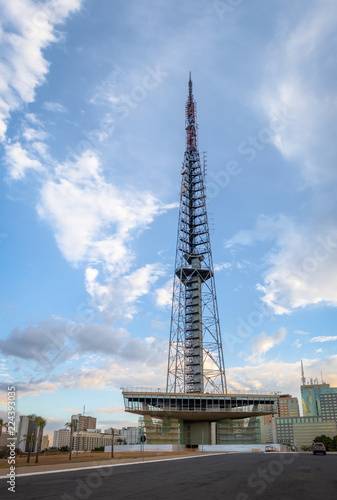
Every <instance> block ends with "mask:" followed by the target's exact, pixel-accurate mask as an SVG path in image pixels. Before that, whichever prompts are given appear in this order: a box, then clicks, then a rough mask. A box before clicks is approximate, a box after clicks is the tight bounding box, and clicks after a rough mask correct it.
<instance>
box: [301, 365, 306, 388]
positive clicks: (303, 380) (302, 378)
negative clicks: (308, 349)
mask: <svg viewBox="0 0 337 500" xmlns="http://www.w3.org/2000/svg"><path fill="white" fill-rule="evenodd" d="M301 374H302V376H301V380H302V385H305V382H306V380H305V376H304V368H303V361H302V359H301Z"/></svg>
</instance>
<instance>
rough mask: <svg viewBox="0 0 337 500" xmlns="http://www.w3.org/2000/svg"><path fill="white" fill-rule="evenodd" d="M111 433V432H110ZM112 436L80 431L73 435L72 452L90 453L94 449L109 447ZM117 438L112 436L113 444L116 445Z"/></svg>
mask: <svg viewBox="0 0 337 500" xmlns="http://www.w3.org/2000/svg"><path fill="white" fill-rule="evenodd" d="M110 432H111V431H110ZM111 439H112V435H111V433H110V434H107V433H104V434H102V433H101V432H95V431H90V430H89V431H80V432H75V433H74V435H73V450H78V451H91V450H93V449H94V448H100V447H101V446H110V445H111ZM116 441H117V436H114V444H116Z"/></svg>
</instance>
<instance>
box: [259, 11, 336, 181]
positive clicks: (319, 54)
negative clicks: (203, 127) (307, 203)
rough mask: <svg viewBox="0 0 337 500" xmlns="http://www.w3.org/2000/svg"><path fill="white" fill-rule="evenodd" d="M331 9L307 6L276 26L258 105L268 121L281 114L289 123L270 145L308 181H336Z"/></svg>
mask: <svg viewBox="0 0 337 500" xmlns="http://www.w3.org/2000/svg"><path fill="white" fill-rule="evenodd" d="M336 22H337V11H336V9H335V5H334V4H333V3H331V2H326V3H324V5H323V4H322V5H321V4H320V5H316V4H314V8H312V7H310V6H308V8H307V9H306V11H305V12H301V16H300V18H299V19H298V20H296V21H295V24H294V22H292V21H291V18H290V17H288V18H287V22H286V23H280V29H279V31H278V32H277V33H276V35H275V40H274V42H273V44H272V46H271V47H269V48H268V52H267V61H266V68H268V69H267V71H266V73H265V75H264V85H263V88H262V89H261V94H260V100H259V106H262V108H263V109H264V110H265V113H266V114H267V116H268V117H269V118H270V119H272V118H273V116H275V115H280V114H281V113H282V112H284V110H286V112H288V114H289V115H290V116H289V119H288V120H287V123H286V125H285V126H283V127H279V130H277V131H276V132H275V135H274V139H273V142H274V144H275V146H276V147H277V148H278V149H279V150H280V151H281V153H282V154H283V155H284V156H285V157H286V158H291V159H296V160H299V162H298V165H299V166H300V168H301V169H302V173H303V175H304V177H305V178H306V180H307V181H308V182H310V183H317V182H322V181H329V180H331V179H333V180H334V181H336V180H337V174H336V168H335V158H336V154H337V148H336V143H335V140H334V130H336V126H337V119H336V116H337V113H336V111H337V93H336V89H335V86H333V85H331V80H332V79H334V73H335V65H336V61H335V56H334V53H333V47H334V46H335V39H334V37H335V31H336Z"/></svg>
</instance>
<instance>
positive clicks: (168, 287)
mask: <svg viewBox="0 0 337 500" xmlns="http://www.w3.org/2000/svg"><path fill="white" fill-rule="evenodd" d="M172 292H173V278H171V279H169V280H168V281H167V282H166V283H165V285H164V286H163V287H161V288H157V289H156V291H155V293H156V304H157V306H158V307H171V305H172Z"/></svg>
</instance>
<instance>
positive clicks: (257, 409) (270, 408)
mask: <svg viewBox="0 0 337 500" xmlns="http://www.w3.org/2000/svg"><path fill="white" fill-rule="evenodd" d="M125 409H126V410H136V411H151V412H158V413H160V412H162V411H174V412H177V413H179V412H191V413H217V412H220V413H235V412H237V413H245V412H247V413H248V412H249V413H261V412H263V413H270V414H272V413H276V412H277V408H276V407H275V406H274V405H267V404H266V405H263V404H259V405H244V406H236V407H232V406H231V407H225V408H220V407H219V406H217V405H215V406H214V407H212V408H210V407H206V408H200V407H199V408H190V407H189V406H184V405H183V406H181V407H180V408H177V407H159V406H152V405H151V406H149V407H148V406H147V405H145V406H144V405H143V403H141V402H138V401H134V402H132V403H130V404H126V405H125Z"/></svg>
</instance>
